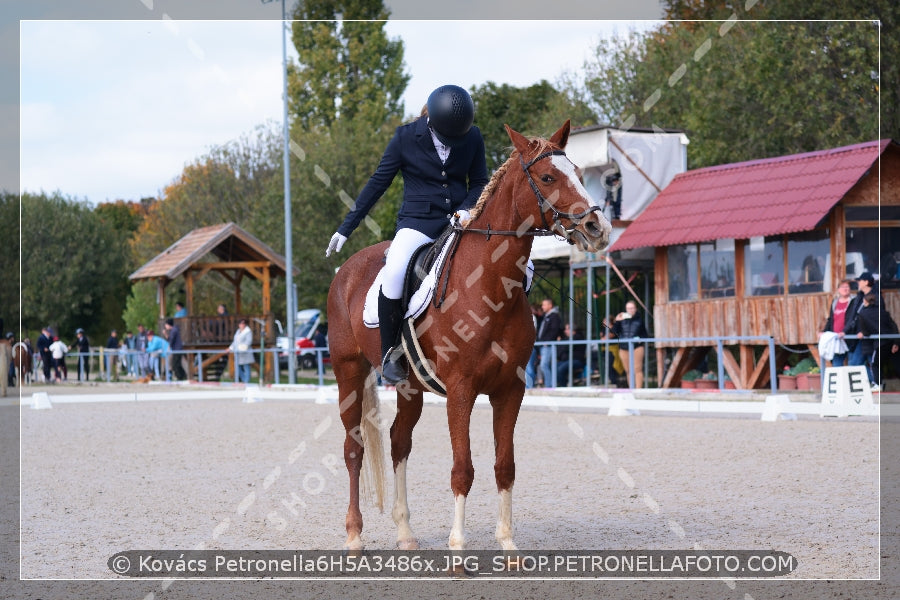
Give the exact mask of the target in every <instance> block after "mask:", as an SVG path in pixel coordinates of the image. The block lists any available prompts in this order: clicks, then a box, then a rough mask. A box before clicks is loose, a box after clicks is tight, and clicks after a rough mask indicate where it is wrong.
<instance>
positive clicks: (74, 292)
mask: <svg viewBox="0 0 900 600" xmlns="http://www.w3.org/2000/svg"><path fill="white" fill-rule="evenodd" d="M21 202H22V239H23V240H27V244H28V247H27V249H26V251H25V252H23V253H22V273H23V274H24V275H23V279H22V303H23V310H22V322H23V326H24V327H25V329H26V331H28V332H30V333H32V334H33V333H35V332H37V331H39V330H40V329H41V327H43V326H46V325H52V326H54V327H55V328H56V329H57V331H58V332H59V333H60V337H63V338H70V337H74V331H75V329H76V328H77V327H83V328H84V329H85V330H86V331H87V332H88V335H89V337H90V338H91V339H92V342H93V343H95V344H98V343H100V342H102V341H105V339H106V337H105V336H106V334H107V333H108V330H109V329H111V328H113V327H116V326H117V324H118V323H119V322H120V321H119V318H120V315H121V311H119V312H118V313H116V312H109V313H107V312H104V306H105V302H107V298H108V297H111V296H112V297H114V296H116V294H118V293H120V291H121V285H120V284H121V280H122V279H123V278H124V277H125V276H126V275H127V272H126V270H127V260H126V253H125V252H123V248H122V246H121V243H122V239H121V237H120V234H119V232H117V231H116V229H114V228H113V227H112V226H110V224H109V223H107V222H104V221H103V219H101V218H100V216H99V215H98V214H97V213H96V212H95V211H93V210H92V209H91V207H90V205H88V204H87V203H84V202H79V201H76V200H73V199H71V198H66V197H64V196H62V195H61V194H59V193H56V194H53V195H52V196H47V195H45V194H40V195H34V194H24V195H23V196H22V200H21ZM100 338H102V339H100Z"/></svg>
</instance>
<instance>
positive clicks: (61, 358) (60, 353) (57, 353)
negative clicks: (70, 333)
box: [50, 337, 69, 381]
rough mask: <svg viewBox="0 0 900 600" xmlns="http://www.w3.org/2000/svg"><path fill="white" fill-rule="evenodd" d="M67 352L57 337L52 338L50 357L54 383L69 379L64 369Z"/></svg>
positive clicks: (67, 348) (67, 349) (66, 347)
mask: <svg viewBox="0 0 900 600" xmlns="http://www.w3.org/2000/svg"><path fill="white" fill-rule="evenodd" d="M68 351H69V347H68V346H66V344H65V343H64V342H63V341H62V340H60V339H59V337H54V338H53V343H52V344H50V355H51V356H52V357H53V376H54V378H53V380H54V381H65V380H66V379H68V378H69V371H68V369H66V352H68Z"/></svg>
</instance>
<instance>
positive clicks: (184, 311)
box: [173, 302, 187, 319]
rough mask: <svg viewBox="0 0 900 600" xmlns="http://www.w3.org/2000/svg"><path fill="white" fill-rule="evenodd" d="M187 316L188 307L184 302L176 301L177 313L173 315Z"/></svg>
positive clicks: (177, 317)
mask: <svg viewBox="0 0 900 600" xmlns="http://www.w3.org/2000/svg"><path fill="white" fill-rule="evenodd" d="M186 316H187V309H186V308H185V307H184V304H182V303H181V302H176V303H175V314H174V315H173V317H175V318H176V319H180V318H182V317H186Z"/></svg>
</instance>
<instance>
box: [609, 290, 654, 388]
mask: <svg viewBox="0 0 900 600" xmlns="http://www.w3.org/2000/svg"><path fill="white" fill-rule="evenodd" d="M612 333H613V335H614V336H615V337H617V338H619V358H620V359H622V364H623V365H624V366H625V377H626V378H627V380H628V386H629V387H631V385H632V378H631V375H632V366H633V367H634V387H635V389H639V388H642V387H644V344H643V343H638V342H635V343H633V344H632V347H633V348H634V355H633V356H629V353H628V340H632V339H637V338H646V337H650V335H649V334H648V333H647V327H646V326H645V325H644V319H643V318H642V317H641V315H640V313H638V310H637V304H636V303H635V302H634V300H629V301H628V302H626V303H625V312H620V313H619V314H618V315H616V319H615V322H613V328H612Z"/></svg>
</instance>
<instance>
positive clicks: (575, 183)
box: [550, 154, 600, 212]
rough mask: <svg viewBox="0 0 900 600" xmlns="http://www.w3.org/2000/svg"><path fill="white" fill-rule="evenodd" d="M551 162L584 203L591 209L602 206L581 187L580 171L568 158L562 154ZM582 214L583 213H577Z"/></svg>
mask: <svg viewBox="0 0 900 600" xmlns="http://www.w3.org/2000/svg"><path fill="white" fill-rule="evenodd" d="M550 161H551V162H552V163H553V166H554V167H556V168H557V170H559V171H561V172H562V173H563V174H564V175H565V176H566V178H567V179H568V180H569V185H571V186H572V187H573V188H575V191H576V192H578V195H579V196H581V197H582V198H584V201H585V202H587V205H588V206H589V207H591V208H593V207H595V206H596V207H600V204H599V203H598V202H597V201H595V200H594V199H593V198H591V195H590V194H588V191H587V190H586V189H584V186H583V185H581V180H579V179H578V171H577V170H576V168H575V165H574V164H573V163H572V161H571V160H569V159H568V158H566V157H565V156H564V155H561V154H554V155H553V156H552V157H551V158H550ZM576 212H581V211H576Z"/></svg>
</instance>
